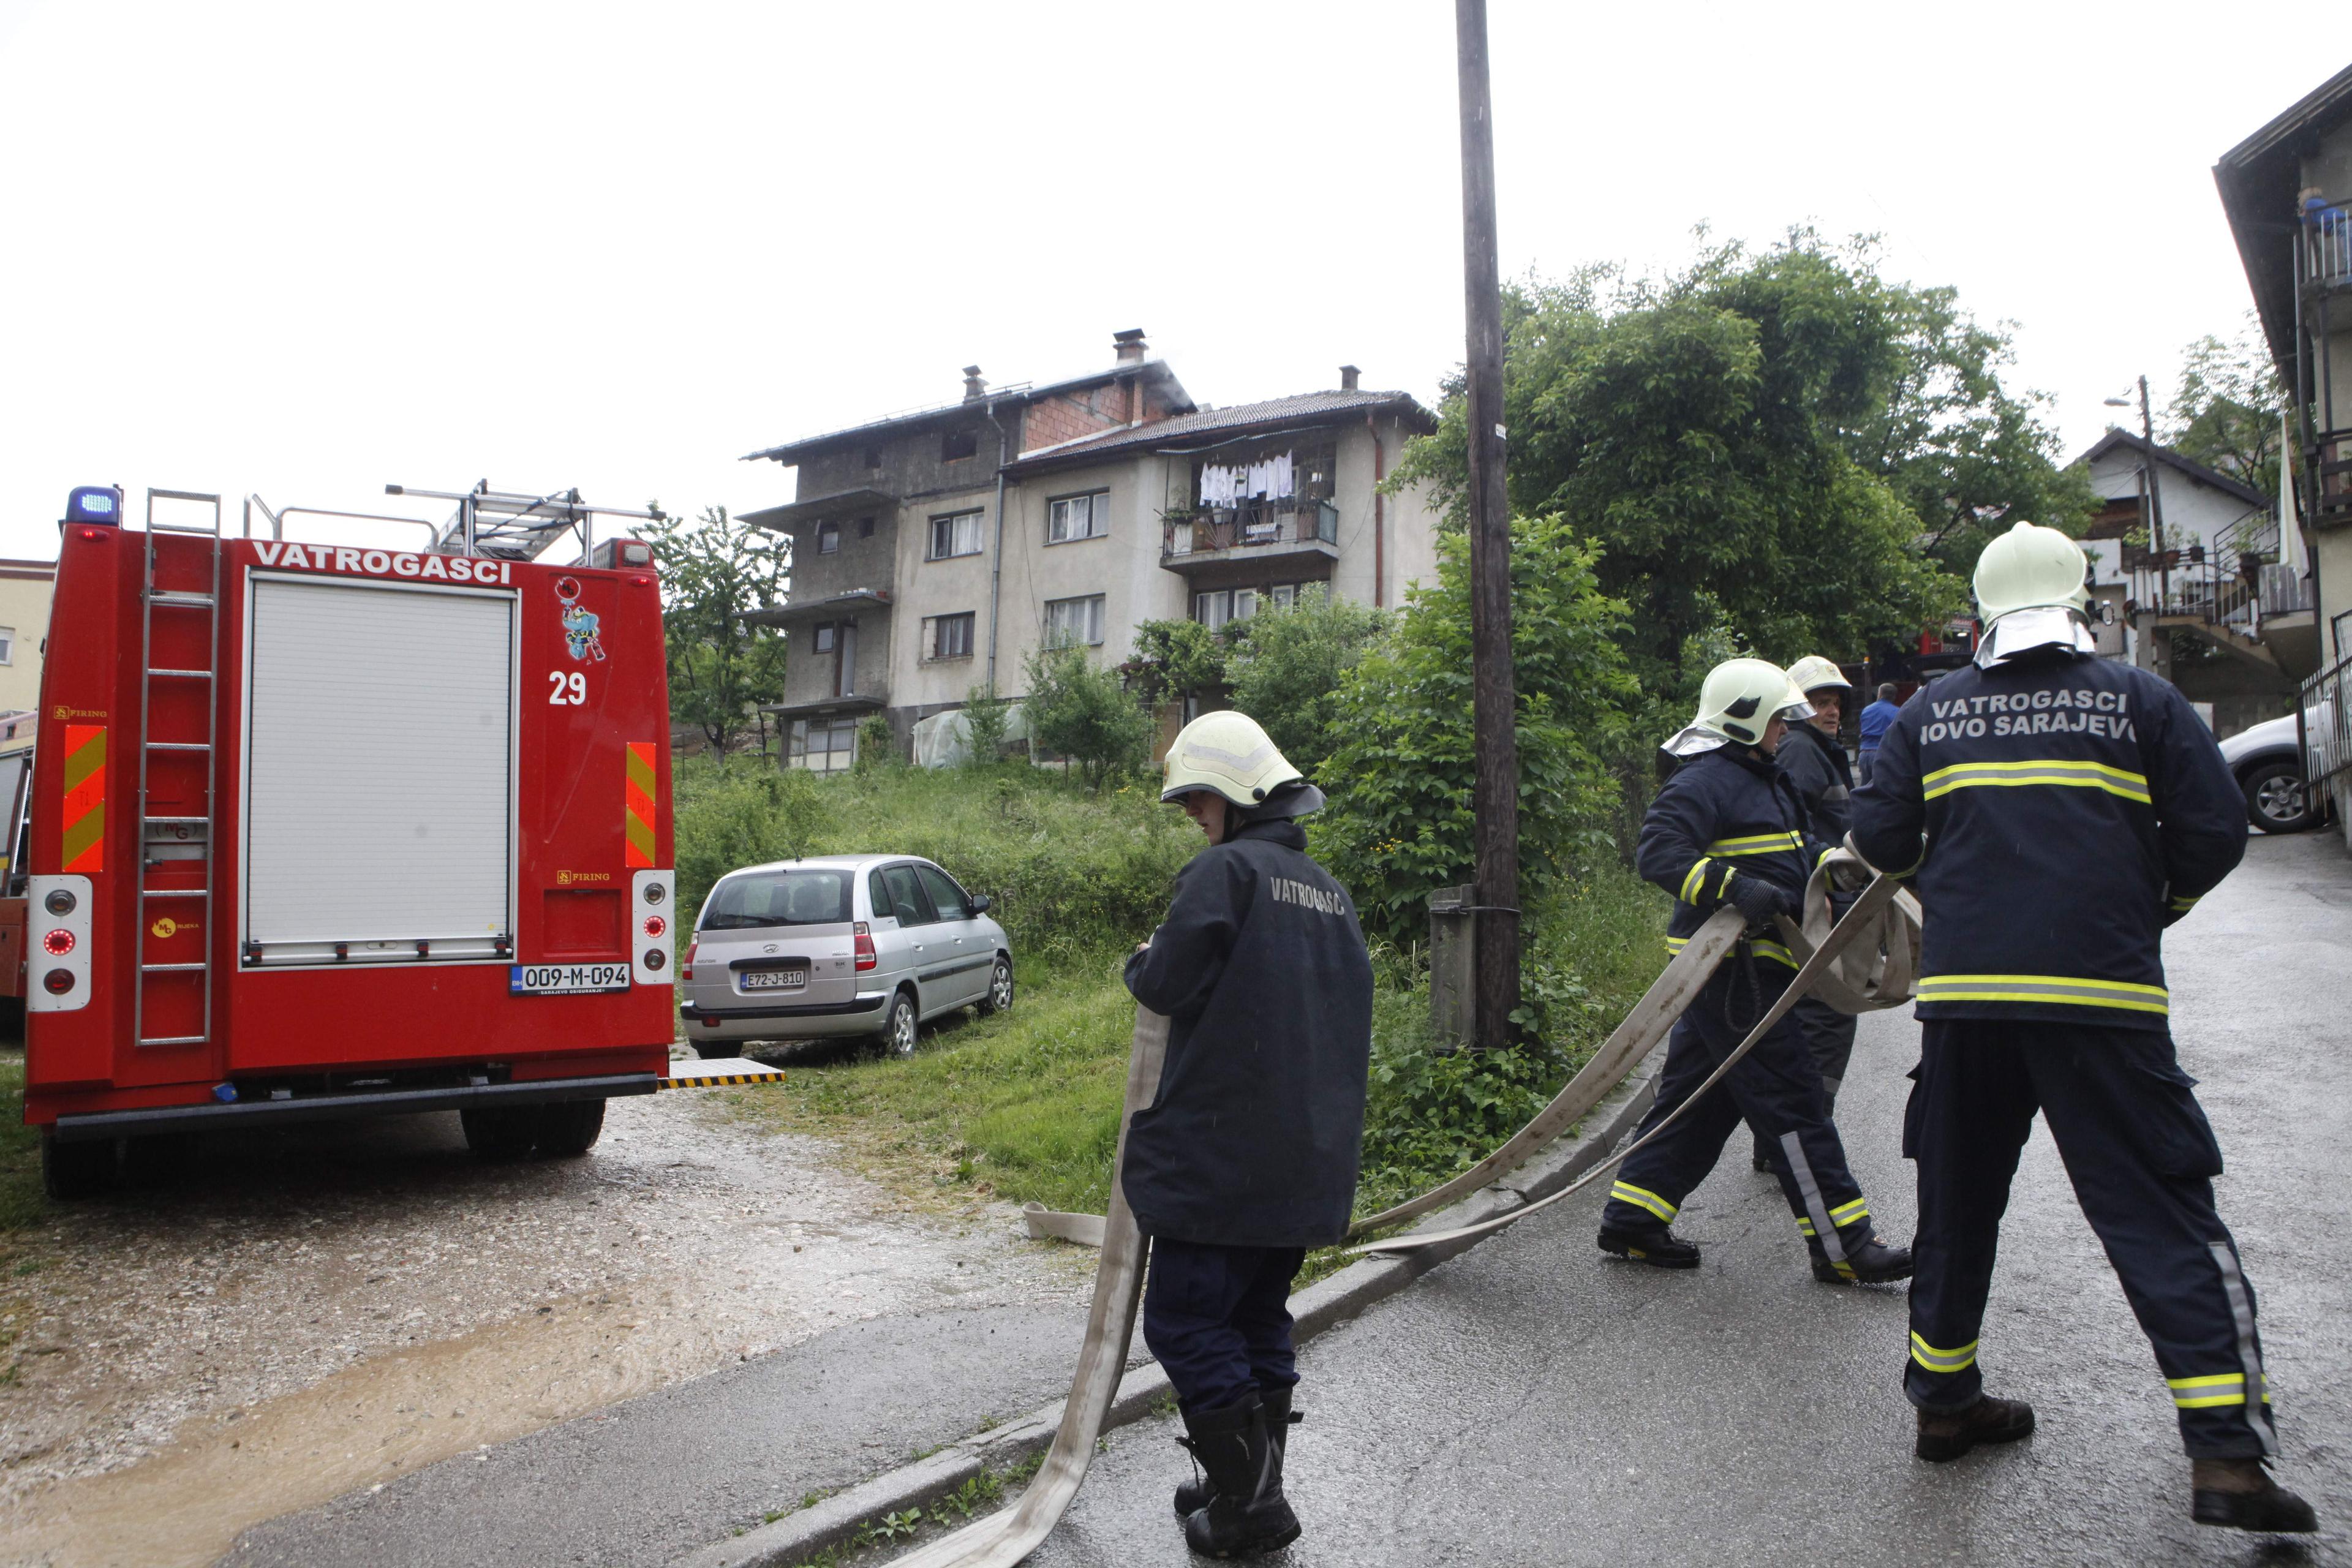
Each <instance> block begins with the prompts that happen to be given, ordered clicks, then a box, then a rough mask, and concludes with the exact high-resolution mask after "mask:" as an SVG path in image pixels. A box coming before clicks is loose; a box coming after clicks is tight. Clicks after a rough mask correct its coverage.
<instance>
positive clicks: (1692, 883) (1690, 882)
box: [1675, 855, 1706, 904]
mask: <svg viewBox="0 0 2352 1568" xmlns="http://www.w3.org/2000/svg"><path fill="white" fill-rule="evenodd" d="M1704 881H1706V857H1705V856H1703V855H1702V856H1701V857H1699V858H1697V859H1696V860H1694V861H1692V862H1691V868H1690V875H1689V876H1687V877H1685V878H1684V879H1683V889H1682V891H1681V892H1679V893H1677V894H1675V897H1676V898H1678V899H1680V900H1682V901H1683V902H1685V903H1686V904H1687V903H1689V902H1690V901H1691V900H1692V898H1693V897H1694V896H1695V895H1696V893H1697V892H1698V889H1699V884H1700V883H1702V882H1704Z"/></svg>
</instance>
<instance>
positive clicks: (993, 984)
mask: <svg viewBox="0 0 2352 1568" xmlns="http://www.w3.org/2000/svg"><path fill="white" fill-rule="evenodd" d="M980 1010H981V1012H982V1014H983V1015H993V1014H997V1013H1009V1012H1011V1011H1012V1010H1013V961H1012V960H1011V959H1009V958H1005V957H1003V956H999V957H998V959H997V961H996V967H995V968H993V969H992V970H990V971H989V972H988V994H986V995H984V996H982V998H981V999H980Z"/></svg>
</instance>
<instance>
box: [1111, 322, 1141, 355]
mask: <svg viewBox="0 0 2352 1568" xmlns="http://www.w3.org/2000/svg"><path fill="white" fill-rule="evenodd" d="M1110 346H1111V349H1112V351H1113V352H1114V353H1117V354H1118V363H1121V364H1141V363H1143V356H1144V355H1145V354H1147V353H1150V352H1151V345H1150V344H1149V343H1147V342H1144V341H1143V329H1142V328H1141V327H1129V328H1128V329H1127V331H1123V332H1113V333H1112V334H1111V335H1110Z"/></svg>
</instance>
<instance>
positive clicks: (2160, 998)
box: [1918, 974, 2172, 1014]
mask: <svg viewBox="0 0 2352 1568" xmlns="http://www.w3.org/2000/svg"><path fill="white" fill-rule="evenodd" d="M1918 997H1919V1000H1920V1001H1922V1002H2064V1003H2069V1004H2072V1005H2075V1006H2080V1007H2119V1008H2122V1009H2124V1010H2125V1011H2126V1012H2131V1013H2156V1014H2169V1013H2170V1012H2171V1010H2172V1008H2171V994H2170V993H2168V992H2167V991H2166V990H2165V988H2164V987H2163V986H2161V985H2134V984H2129V983H2127V982H2126V981H2121V980H2085V979H2081V978H2078V977H2076V976H2074V975H2070V974H1923V975H1921V976H1920V977H1919V990H1918Z"/></svg>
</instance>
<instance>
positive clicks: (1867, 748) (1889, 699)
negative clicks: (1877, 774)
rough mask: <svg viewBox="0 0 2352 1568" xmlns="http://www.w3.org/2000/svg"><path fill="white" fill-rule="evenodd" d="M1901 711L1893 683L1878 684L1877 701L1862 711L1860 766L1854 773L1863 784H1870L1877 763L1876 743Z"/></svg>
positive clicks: (1882, 737)
mask: <svg viewBox="0 0 2352 1568" xmlns="http://www.w3.org/2000/svg"><path fill="white" fill-rule="evenodd" d="M1902 711H1903V710H1902V709H1900V708H1898V707H1896V706H1895V683H1894V682H1893V681H1891V680H1888V681H1882V682H1880V683H1879V688H1878V700H1877V701H1875V702H1874V703H1872V704H1871V705H1870V706H1869V707H1867V708H1865V709H1864V710H1862V747H1861V765H1860V766H1859V767H1858V768H1857V769H1856V770H1855V771H1856V772H1857V773H1860V774H1861V775H1862V782H1863V783H1864V784H1868V783H1869V782H1870V770H1871V768H1872V767H1873V766H1874V764H1875V763H1877V761H1878V742H1881V741H1883V740H1885V738H1886V727H1887V726H1888V725H1889V724H1892V723H1894V722H1895V715H1896V714H1897V713H1900V712H1902Z"/></svg>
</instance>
